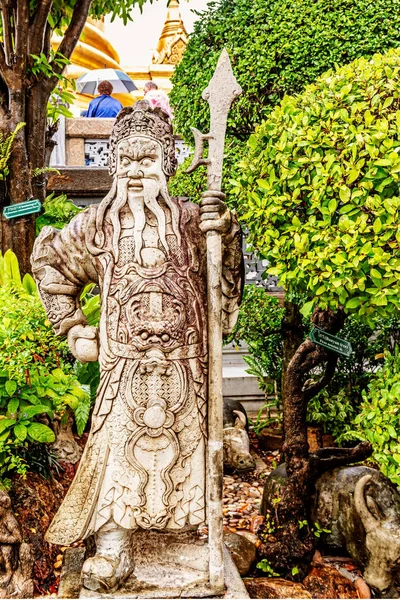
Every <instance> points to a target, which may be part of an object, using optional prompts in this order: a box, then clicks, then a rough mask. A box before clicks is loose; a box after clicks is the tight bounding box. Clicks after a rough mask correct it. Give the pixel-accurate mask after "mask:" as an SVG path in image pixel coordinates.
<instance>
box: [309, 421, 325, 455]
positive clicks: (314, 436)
mask: <svg viewBox="0 0 400 600" xmlns="http://www.w3.org/2000/svg"><path fill="white" fill-rule="evenodd" d="M307 442H308V445H309V451H310V452H315V451H316V450H318V448H322V427H312V426H310V427H307Z"/></svg>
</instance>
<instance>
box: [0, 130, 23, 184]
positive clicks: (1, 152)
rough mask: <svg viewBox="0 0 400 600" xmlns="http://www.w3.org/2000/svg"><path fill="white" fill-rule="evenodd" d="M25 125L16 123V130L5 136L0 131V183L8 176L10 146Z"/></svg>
mask: <svg viewBox="0 0 400 600" xmlns="http://www.w3.org/2000/svg"><path fill="white" fill-rule="evenodd" d="M24 125H25V123H18V125H17V126H16V128H15V129H14V131H13V132H12V133H10V134H9V135H5V134H4V133H3V132H2V131H1V130H0V181H1V180H2V179H5V178H6V177H7V175H8V167H7V165H8V161H9V160H10V156H11V151H12V144H13V141H14V139H15V136H16V135H17V133H18V131H19V130H20V129H22V127H24Z"/></svg>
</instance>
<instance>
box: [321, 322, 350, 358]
mask: <svg viewBox="0 0 400 600" xmlns="http://www.w3.org/2000/svg"><path fill="white" fill-rule="evenodd" d="M310 340H311V341H312V342H314V344H318V346H322V347H323V348H326V349H327V350H332V352H337V354H343V356H347V358H349V356H350V355H351V353H352V352H353V350H352V347H351V344H350V342H347V341H346V340H342V339H341V338H338V337H336V335H332V334H330V333H327V332H326V331H323V330H322V329H315V328H314V329H312V330H311V333H310Z"/></svg>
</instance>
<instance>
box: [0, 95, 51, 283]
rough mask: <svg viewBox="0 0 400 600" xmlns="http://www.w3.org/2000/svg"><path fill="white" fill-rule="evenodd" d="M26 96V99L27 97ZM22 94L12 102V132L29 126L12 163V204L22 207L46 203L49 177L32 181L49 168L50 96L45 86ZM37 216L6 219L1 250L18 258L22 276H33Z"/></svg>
mask: <svg viewBox="0 0 400 600" xmlns="http://www.w3.org/2000/svg"><path fill="white" fill-rule="evenodd" d="M25 94H26V95H25ZM25 94H24V90H21V93H19V94H14V98H12V99H11V105H10V106H11V110H10V112H11V120H10V123H11V130H12V129H14V128H15V127H16V125H17V124H18V123H20V122H25V123H26V125H25V127H24V128H23V129H21V131H20V132H19V133H18V135H17V137H16V139H15V141H14V144H13V148H12V153H11V157H10V162H9V169H10V174H9V177H8V201H9V203H10V204H18V203H20V202H24V201H25V200H29V199H31V198H38V199H39V200H40V201H41V202H43V200H44V198H45V196H46V187H45V186H46V177H45V176H44V175H40V176H38V177H35V178H33V179H32V170H33V169H36V168H43V167H44V166H45V151H46V147H45V135H46V113H47V102H48V98H49V93H48V91H47V90H46V89H43V86H36V87H34V88H32V90H30V91H28V90H27V91H26V92H25ZM35 221H36V215H35V214H34V215H28V216H26V217H17V218H14V219H5V218H4V217H2V228H1V229H2V231H1V250H2V252H3V254H4V252H5V251H6V250H8V249H11V250H12V251H13V252H15V254H16V255H17V258H18V262H19V267H20V271H21V274H22V275H24V274H25V273H30V271H31V265H30V257H31V254H32V249H33V244H34V242H35Z"/></svg>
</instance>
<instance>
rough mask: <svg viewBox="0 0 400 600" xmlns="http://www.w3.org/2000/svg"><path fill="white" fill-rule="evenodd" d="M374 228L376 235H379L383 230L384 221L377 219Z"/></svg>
mask: <svg viewBox="0 0 400 600" xmlns="http://www.w3.org/2000/svg"><path fill="white" fill-rule="evenodd" d="M372 228H373V230H374V233H379V232H380V231H381V229H382V221H381V220H380V218H379V217H378V218H377V219H375V221H374V224H373V226H372Z"/></svg>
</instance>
